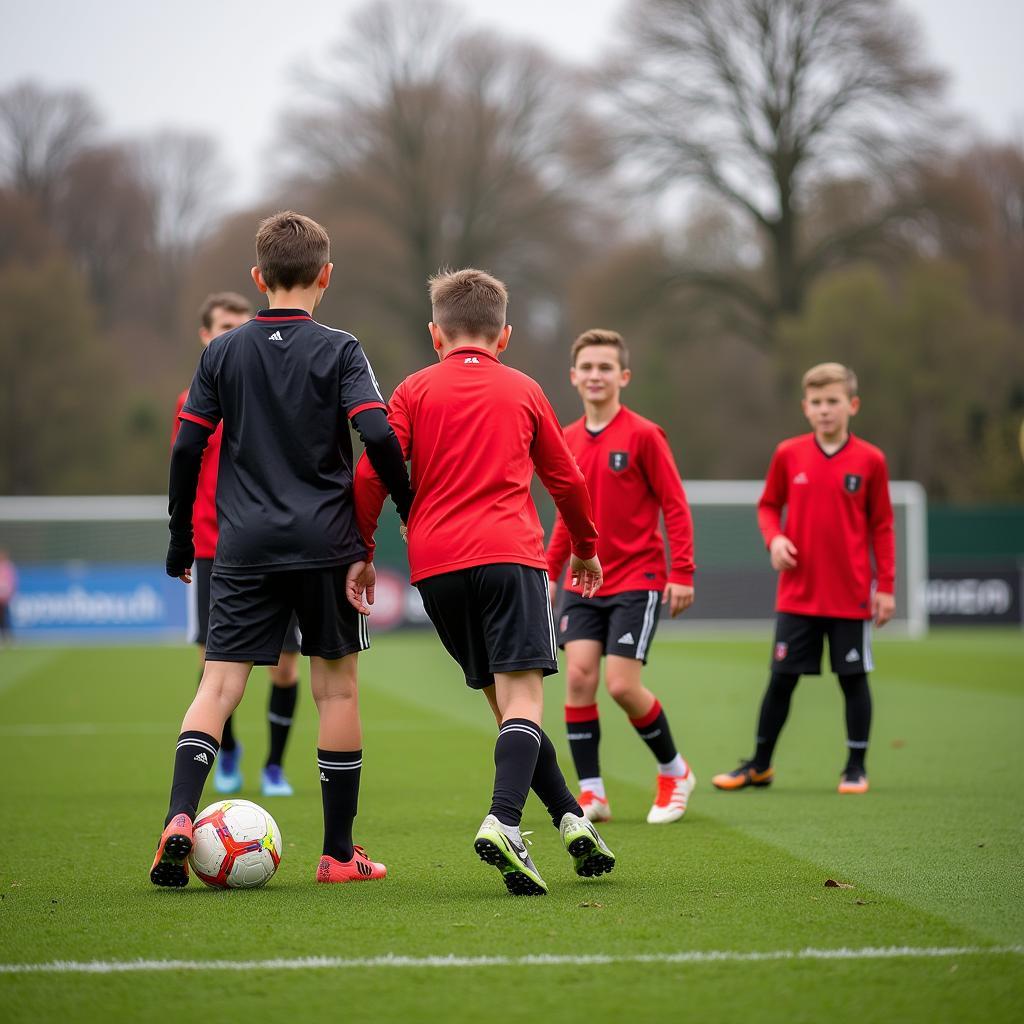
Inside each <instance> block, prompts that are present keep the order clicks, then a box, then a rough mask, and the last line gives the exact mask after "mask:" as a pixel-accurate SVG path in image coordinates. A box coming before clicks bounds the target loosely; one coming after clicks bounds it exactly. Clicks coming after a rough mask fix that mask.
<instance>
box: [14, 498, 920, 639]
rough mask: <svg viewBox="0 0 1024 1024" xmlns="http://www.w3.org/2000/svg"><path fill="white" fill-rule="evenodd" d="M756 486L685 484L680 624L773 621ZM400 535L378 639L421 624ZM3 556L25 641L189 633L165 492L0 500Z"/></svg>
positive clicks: (902, 555)
mask: <svg viewBox="0 0 1024 1024" xmlns="http://www.w3.org/2000/svg"><path fill="white" fill-rule="evenodd" d="M761 488H762V484H761V482H760V481H756V480H723V481H714V480H690V481H687V483H686V491H687V495H688V496H689V499H690V505H691V508H692V509H693V518H694V531H695V548H696V561H697V581H696V582H697V600H696V602H695V604H694V605H693V607H692V608H691V609H690V610H689V611H688V612H687V613H686V615H685V616H684V617H683V618H682V619H681V620H679V628H684V629H685V628H689V629H693V628H704V629H711V628H716V629H717V628H736V627H751V628H761V627H762V626H765V625H766V624H767V623H768V622H769V621H770V620H771V618H772V614H773V609H774V600H775V583H776V574H775V573H774V572H773V571H772V569H771V567H770V566H769V564H768V556H767V553H766V551H765V549H764V544H763V542H762V539H761V535H760V533H759V532H758V529H757V522H756V516H755V507H756V504H757V499H758V497H759V496H760V493H761ZM890 488H891V494H892V500H893V508H894V510H895V515H896V555H897V595H896V618H895V620H894V625H895V628H896V629H897V630H899V629H902V630H903V631H905V632H907V633H909V634H910V635H912V636H920V635H922V634H923V633H924V632H925V631H926V630H927V624H928V620H927V602H926V591H927V534H926V530H927V526H926V511H927V510H926V502H925V496H924V491H923V489H922V488H921V487H920V485H918V484H916V483H907V482H893V483H892V484H891V485H890ZM392 518H393V517H392ZM392 534H393V535H394V536H391V535H392ZM397 538H398V533H397V526H396V524H395V523H393V522H391V520H390V519H388V520H386V521H383V520H382V526H381V530H380V533H379V535H378V541H379V544H378V551H377V558H376V564H377V572H378V582H377V595H376V596H377V600H376V603H375V605H374V610H373V612H374V614H373V619H372V620H371V626H372V628H373V629H375V630H378V631H379V630H381V629H387V628H392V627H395V626H401V625H422V624H423V622H424V621H425V616H424V614H423V608H422V603H421V602H420V600H419V595H418V593H417V591H416V590H415V589H414V588H412V587H410V586H409V585H408V569H407V566H406V563H405V548H404V546H403V545H402V544H401V543H400V541H398V539H397ZM0 549H3V550H6V551H7V553H8V555H9V556H10V558H11V560H12V561H13V562H14V564H15V567H16V569H17V572H18V579H19V582H18V590H17V593H16V595H15V597H14V600H13V601H12V604H11V618H12V625H13V628H14V631H15V634H16V635H17V636H19V637H20V638H21V639H25V640H39V641H51V642H58V641H75V640H86V639H97V640H117V641H122V640H128V639H132V638H136V639H139V640H143V639H146V640H151V639H175V640H181V639H184V638H185V636H186V632H187V626H188V605H189V593H188V590H187V588H186V587H184V586H183V585H182V584H181V583H180V582H178V581H177V580H172V579H170V578H168V577H167V576H166V574H165V573H164V569H163V563H164V557H165V555H166V552H167V499H166V497H164V496H162V495H155V496H149V495H145V496H112V497H55V498H44V497H0ZM675 626H676V623H671V627H675ZM665 627H669V624H668V623H667V622H666V623H663V628H665Z"/></svg>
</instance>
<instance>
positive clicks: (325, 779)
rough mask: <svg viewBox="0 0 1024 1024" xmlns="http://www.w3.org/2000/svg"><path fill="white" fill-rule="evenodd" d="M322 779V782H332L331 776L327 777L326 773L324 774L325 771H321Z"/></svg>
mask: <svg viewBox="0 0 1024 1024" xmlns="http://www.w3.org/2000/svg"><path fill="white" fill-rule="evenodd" d="M320 781H321V782H330V781H331V780H330V779H329V778H327V776H326V775H324V773H323V772H321V773H320Z"/></svg>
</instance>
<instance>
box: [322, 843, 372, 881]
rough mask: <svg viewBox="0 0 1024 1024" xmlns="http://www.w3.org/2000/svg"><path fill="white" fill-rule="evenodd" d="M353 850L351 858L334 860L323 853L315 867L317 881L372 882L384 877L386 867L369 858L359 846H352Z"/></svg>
mask: <svg viewBox="0 0 1024 1024" xmlns="http://www.w3.org/2000/svg"><path fill="white" fill-rule="evenodd" d="M352 849H353V850H354V851H355V852H354V853H353V854H352V859H351V860H335V859H334V858H333V857H328V856H327V854H326V853H325V854H324V855H323V856H322V857H321V858H320V864H319V865H318V866H317V869H316V880H317V881H318V882H372V881H373V880H374V879H376V878H386V877H387V873H388V869H387V868H386V867H384V865H383V864H379V863H377V861H375V860H370V858H369V857H367V856H366V851H365V850H364V849H363V848H362V847H361V846H354V847H353V848H352Z"/></svg>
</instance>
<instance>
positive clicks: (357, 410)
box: [348, 402, 388, 419]
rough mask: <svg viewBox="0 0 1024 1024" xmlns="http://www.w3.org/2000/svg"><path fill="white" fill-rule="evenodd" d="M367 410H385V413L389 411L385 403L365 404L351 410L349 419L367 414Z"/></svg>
mask: <svg viewBox="0 0 1024 1024" xmlns="http://www.w3.org/2000/svg"><path fill="white" fill-rule="evenodd" d="M367 409H383V410H384V411H385V412H387V411H388V407H387V406H386V405H385V404H384V403H383V402H363V404H362V405H357V406H356V407H355V408H354V409H349V412H348V418H349V419H352V417H353V416H358V415H359V414H360V413H361V412H366V410H367Z"/></svg>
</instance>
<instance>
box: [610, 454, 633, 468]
mask: <svg viewBox="0 0 1024 1024" xmlns="http://www.w3.org/2000/svg"><path fill="white" fill-rule="evenodd" d="M608 465H609V466H610V467H611V468H612V471H613V472H615V473H621V472H622V471H623V470H624V469H625V468H626V467H627V466H628V465H629V452H610V453H609V455H608Z"/></svg>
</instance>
